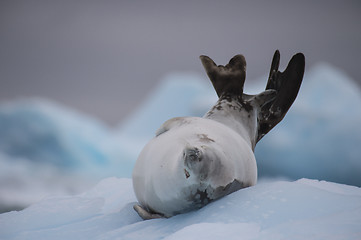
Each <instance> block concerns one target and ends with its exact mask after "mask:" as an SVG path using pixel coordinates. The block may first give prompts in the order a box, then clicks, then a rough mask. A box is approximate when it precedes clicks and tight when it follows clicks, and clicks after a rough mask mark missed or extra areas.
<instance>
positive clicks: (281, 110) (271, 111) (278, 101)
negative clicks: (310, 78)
mask: <svg viewBox="0 0 361 240" xmlns="http://www.w3.org/2000/svg"><path fill="white" fill-rule="evenodd" d="M279 62H280V53H279V51H278V50H277V51H276V52H275V54H274V56H273V60H272V64H271V70H270V74H269V79H268V82H267V86H266V90H268V89H274V90H276V91H277V96H276V98H275V99H274V100H273V101H271V102H270V103H268V104H266V105H265V106H263V107H262V109H261V112H260V114H259V128H258V138H257V142H258V141H259V140H260V139H261V138H262V137H263V136H264V135H265V134H267V133H268V132H269V131H270V130H271V129H272V128H273V127H274V126H276V125H277V124H278V123H279V122H280V121H281V120H282V119H283V118H284V116H285V115H286V113H287V111H288V109H289V108H290V107H291V105H292V103H293V102H294V101H295V99H296V96H297V94H298V91H299V89H300V86H301V82H302V79H303V74H304V71H305V56H304V55H303V54H302V53H297V54H296V55H294V56H293V57H292V58H291V60H290V62H289V63H288V66H287V68H286V70H285V71H284V72H280V71H278V67H279Z"/></svg>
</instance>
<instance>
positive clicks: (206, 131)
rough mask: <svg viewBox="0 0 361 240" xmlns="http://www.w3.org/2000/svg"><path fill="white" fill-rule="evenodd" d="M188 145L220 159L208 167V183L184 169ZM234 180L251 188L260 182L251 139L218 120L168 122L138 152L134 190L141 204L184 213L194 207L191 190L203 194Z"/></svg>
mask: <svg viewBox="0 0 361 240" xmlns="http://www.w3.org/2000/svg"><path fill="white" fill-rule="evenodd" d="M223 113H224V112H223ZM238 122H239V121H237V123H238ZM233 124H234V123H233ZM236 125H237V124H236ZM240 126H241V125H239V126H238V127H240ZM242 129H245V128H242ZM242 131H243V130H242ZM242 131H241V133H242ZM244 131H246V130H244ZM246 135H248V133H247V134H246ZM202 137H203V138H202ZM205 137H206V138H205ZM207 139H208V141H207ZM209 139H210V140H209ZM247 140H248V141H247ZM187 147H197V148H200V149H202V150H204V151H211V154H215V155H216V158H214V159H218V160H215V161H214V162H213V163H210V169H209V173H210V174H209V176H208V177H207V179H204V180H200V179H199V176H197V175H196V174H195V173H193V172H192V169H189V167H188V166H186V165H185V163H184V159H183V151H184V149H185V148H187ZM218 161H221V162H218ZM185 171H187V172H188V173H189V175H190V176H189V177H188V178H187V176H186V174H185ZM213 172H217V174H212V173H213ZM234 180H237V181H239V182H242V183H247V184H248V185H249V186H250V185H254V184H256V181H257V165H256V160H255V157H254V154H253V147H252V144H251V143H250V142H249V136H241V135H240V134H239V132H237V131H235V130H234V129H232V128H230V127H228V126H226V125H225V124H222V123H220V122H218V121H215V120H212V119H207V118H198V117H186V118H174V119H171V120H168V121H167V122H165V123H164V124H163V125H162V126H161V128H160V129H159V130H158V131H157V136H156V137H155V138H153V139H152V140H151V141H150V142H149V143H148V144H147V145H146V146H145V148H144V149H143V150H142V152H141V153H140V155H139V158H138V160H137V162H136V165H135V168H134V171H133V185H134V191H135V194H136V197H137V199H138V201H139V202H140V204H141V205H142V206H144V207H146V208H150V209H152V210H153V211H155V212H159V213H162V214H163V215H165V216H172V215H173V213H174V212H182V209H186V208H187V207H188V206H189V205H190V204H191V202H189V200H188V199H187V196H188V195H187V194H189V192H190V191H196V190H197V189H195V188H194V187H193V186H199V187H198V189H203V190H204V189H205V188H207V187H208V186H211V187H213V188H216V187H219V186H226V185H227V184H229V183H231V182H232V181H234Z"/></svg>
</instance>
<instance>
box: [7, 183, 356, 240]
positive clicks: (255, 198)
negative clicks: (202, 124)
mask: <svg viewBox="0 0 361 240" xmlns="http://www.w3.org/2000/svg"><path fill="white" fill-rule="evenodd" d="M135 201H136V199H135V196H134V194H133V189H132V182H131V179H126V178H123V179H121V178H108V179H104V180H102V181H101V182H100V183H99V184H97V185H96V186H95V187H94V188H93V189H91V190H89V191H87V192H85V193H82V194H79V195H76V196H61V197H48V198H45V199H43V200H41V201H40V202H38V203H35V204H33V205H32V206H30V207H28V208H26V209H25V210H22V211H19V212H16V211H13V212H9V213H3V214H0V239H8V240H12V239H37V240H39V239H53V240H56V239H78V240H81V239H86V240H90V239H102V240H106V239H142V238H146V239H172V240H177V239H208V240H212V239H355V240H356V239H360V237H361V189H360V188H358V187H353V186H348V185H343V184H336V183H331V182H326V181H318V180H310V179H300V180H297V181H267V182H260V183H259V184H258V185H256V186H253V187H249V188H245V189H242V190H239V191H237V192H234V193H232V194H230V195H228V196H226V197H224V198H222V199H219V200H217V201H215V202H212V203H210V204H208V205H207V206H205V207H203V208H202V209H199V210H197V211H193V212H189V213H186V214H180V215H177V216H174V217H172V218H169V219H153V220H147V221H143V220H142V219H141V218H140V217H139V216H138V215H137V214H136V212H135V211H134V210H133V208H132V206H133V204H134V202H135Z"/></svg>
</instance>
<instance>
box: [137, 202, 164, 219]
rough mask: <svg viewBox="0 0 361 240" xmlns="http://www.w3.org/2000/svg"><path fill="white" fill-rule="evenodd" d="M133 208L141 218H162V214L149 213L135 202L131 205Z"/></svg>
mask: <svg viewBox="0 0 361 240" xmlns="http://www.w3.org/2000/svg"><path fill="white" fill-rule="evenodd" d="M133 208H134V210H135V211H136V212H137V213H138V215H139V216H140V217H141V218H143V220H149V219H155V218H164V216H163V215H160V214H157V213H150V212H148V211H147V210H145V209H144V208H143V207H142V206H140V205H138V204H136V205H134V206H133Z"/></svg>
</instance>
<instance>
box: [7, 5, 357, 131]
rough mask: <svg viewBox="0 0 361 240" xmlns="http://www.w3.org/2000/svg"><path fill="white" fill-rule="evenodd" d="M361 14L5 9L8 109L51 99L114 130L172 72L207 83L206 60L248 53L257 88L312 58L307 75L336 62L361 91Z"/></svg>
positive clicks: (301, 9)
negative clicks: (273, 67) (275, 65)
mask: <svg viewBox="0 0 361 240" xmlns="http://www.w3.org/2000/svg"><path fill="white" fill-rule="evenodd" d="M360 12H361V3H360V2H358V1H342V2H340V1H317V2H314V1H312V2H311V1H302V2H300V1H298V2H296V1H294V2H290V1H281V0H277V1H272V2H271V1H265V0H263V1H242V2H237V1H222V2H218V1H205V0H203V1H197V2H196V3H193V2H190V1H189V2H188V1H182V2H169V1H152V2H150V1H101V2H97V1H43V0H35V1H25V0H23V1H18V0H13V1H2V2H1V3H0V35H1V37H0V103H1V102H3V101H8V100H14V99H17V98H25V97H43V98H48V99H50V100H53V101H56V102H59V103H61V104H65V105H67V106H70V107H72V108H75V109H78V110H80V111H83V112H85V113H88V114H91V115H93V116H95V117H97V118H99V119H102V120H103V121H104V122H106V123H108V124H111V125H112V124H116V123H118V122H120V121H121V120H122V119H123V118H124V117H125V116H126V115H127V114H129V113H130V112H131V111H132V109H133V108H134V107H136V106H138V105H139V104H140V103H141V101H143V100H144V98H145V96H147V94H148V93H149V92H150V90H151V89H152V88H154V86H155V85H156V84H157V83H159V81H161V80H162V79H163V78H164V77H165V76H166V75H167V74H169V73H172V72H195V73H197V74H200V75H201V76H203V77H204V79H207V78H206V74H205V73H204V70H203V67H202V65H201V63H200V61H199V59H198V56H199V55H201V54H205V55H208V56H210V57H211V58H213V59H214V60H215V61H216V63H217V64H222V65H224V64H226V63H227V62H228V61H229V59H230V58H231V57H232V56H233V55H235V54H238V53H242V54H244V56H245V57H246V60H247V79H248V80H250V79H256V78H259V77H261V76H263V75H264V74H265V73H267V72H268V70H269V65H270V63H271V59H272V55H273V52H274V51H275V50H276V49H279V50H280V52H281V69H282V70H283V69H284V67H285V66H286V64H287V63H288V61H289V59H290V58H291V56H292V55H293V54H295V53H297V52H303V53H304V54H305V56H306V71H307V69H308V68H310V67H312V66H313V65H314V64H316V63H318V62H328V63H330V64H332V65H333V66H335V67H337V68H339V69H341V70H343V71H344V72H345V73H347V74H348V75H349V76H350V77H351V78H353V79H354V80H355V81H356V82H358V83H359V85H360V84H361V79H360V78H359V72H360V70H359V69H360V66H361V44H360V43H361V31H359V25H360V23H361V15H360ZM265 81H266V80H265Z"/></svg>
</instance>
